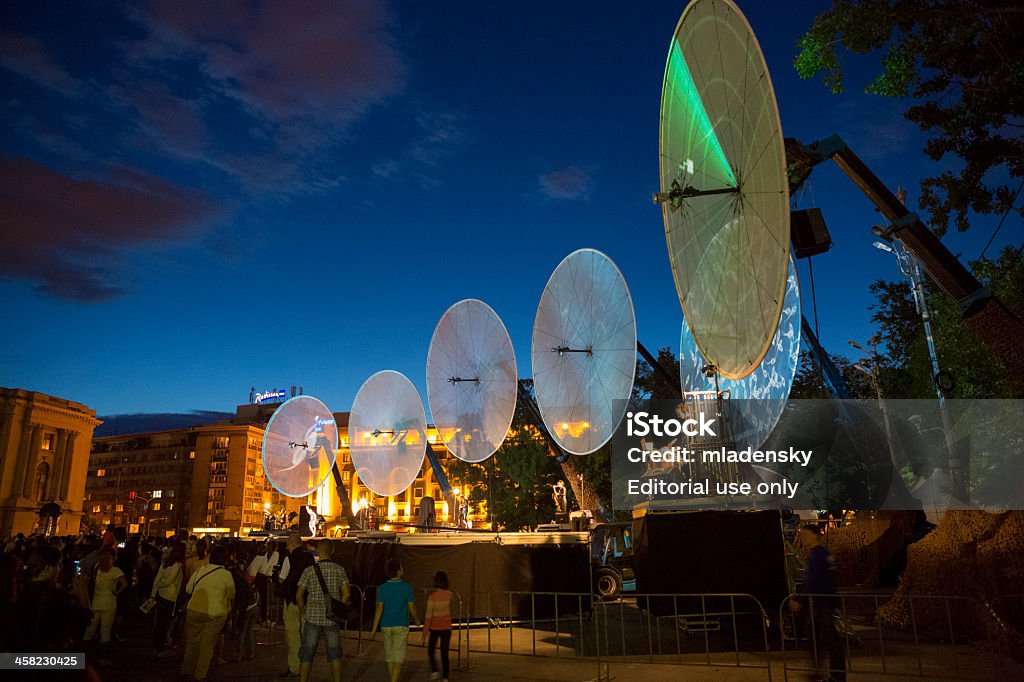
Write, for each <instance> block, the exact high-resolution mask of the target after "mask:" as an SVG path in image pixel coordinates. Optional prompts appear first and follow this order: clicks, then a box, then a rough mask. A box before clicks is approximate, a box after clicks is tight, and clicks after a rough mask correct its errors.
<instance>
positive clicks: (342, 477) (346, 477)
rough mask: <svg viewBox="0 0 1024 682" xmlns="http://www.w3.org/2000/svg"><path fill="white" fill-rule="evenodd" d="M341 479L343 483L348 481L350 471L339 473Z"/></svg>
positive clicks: (350, 476)
mask: <svg viewBox="0 0 1024 682" xmlns="http://www.w3.org/2000/svg"><path fill="white" fill-rule="evenodd" d="M341 480H343V481H345V483H348V482H349V481H350V480H352V472H351V471H346V472H345V473H343V474H342V475H341Z"/></svg>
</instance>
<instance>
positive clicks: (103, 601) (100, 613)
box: [85, 547, 128, 662]
mask: <svg viewBox="0 0 1024 682" xmlns="http://www.w3.org/2000/svg"><path fill="white" fill-rule="evenodd" d="M115 554H116V552H115V551H114V548H113V547H104V548H103V550H102V551H100V555H99V560H98V562H97V565H96V575H95V577H93V579H92V585H93V586H92V594H91V595H90V602H91V604H92V613H93V616H92V622H90V623H89V627H88V628H86V630H85V641H87V642H90V641H92V639H93V638H94V637H95V636H96V631H97V629H98V630H99V633H100V649H101V651H102V654H101V656H102V658H101V661H102V662H109V656H110V652H109V649H110V636H111V630H112V628H113V627H114V617H115V616H116V615H117V597H118V595H120V594H121V593H122V592H124V591H125V589H127V587H128V581H127V580H126V579H125V577H124V573H122V572H121V569H119V568H117V567H116V566H114V555H115Z"/></svg>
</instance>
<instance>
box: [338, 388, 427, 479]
mask: <svg viewBox="0 0 1024 682" xmlns="http://www.w3.org/2000/svg"><path fill="white" fill-rule="evenodd" d="M348 443H349V450H350V452H351V453H352V464H353V466H355V468H356V473H357V474H358V475H359V480H360V481H361V482H362V483H363V484H364V485H366V487H367V488H369V489H370V490H372V491H373V492H374V493H376V494H377V495H382V496H392V495H397V494H399V493H400V492H402V491H403V490H405V489H406V488H408V487H409V485H411V484H412V482H413V481H415V480H416V477H417V476H418V475H419V472H420V467H422V466H423V457H424V455H425V454H426V446H427V415H426V413H425V412H424V411H423V401H422V400H420V394H419V392H417V390H416V387H415V386H413V384H412V382H411V381H409V379H408V378H407V377H406V376H405V375H404V374H401V373H399V372H395V371H393V370H384V371H381V372H377V373H376V374H374V375H373V376H371V377H370V378H369V379H367V380H366V381H365V382H364V383H363V385H362V386H361V387H360V388H359V392H358V393H356V397H355V400H354V401H352V412H351V413H350V414H349V418H348Z"/></svg>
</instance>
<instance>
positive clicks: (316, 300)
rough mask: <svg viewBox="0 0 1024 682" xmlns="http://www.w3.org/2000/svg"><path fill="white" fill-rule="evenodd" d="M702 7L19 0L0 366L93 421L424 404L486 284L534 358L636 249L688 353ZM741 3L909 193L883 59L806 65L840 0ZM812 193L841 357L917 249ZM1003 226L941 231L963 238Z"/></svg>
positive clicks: (636, 269)
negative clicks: (296, 401) (394, 390)
mask: <svg viewBox="0 0 1024 682" xmlns="http://www.w3.org/2000/svg"><path fill="white" fill-rule="evenodd" d="M684 4H685V3H683V2H670V3H665V2H663V3H647V2H645V3H594V2H526V3H515V4H514V5H507V6H506V5H496V4H494V3H471V2H449V3H440V4H438V3H413V2H408V3H399V4H377V3H370V2H351V3H331V4H313V3H274V4H268V5H261V4H260V3H230V4H228V3H210V4H203V5H199V4H196V3H157V4H153V5H145V4H144V5H141V6H139V7H132V8H127V7H125V6H123V5H121V4H108V3H95V2H90V3H76V4H67V3H57V2H50V3H42V4H40V3H29V2H8V3H4V4H3V6H2V7H0V89H2V91H3V93H4V96H3V107H2V109H0V116H2V130H3V132H2V133H0V135H2V147H0V194H2V195H3V196H2V201H0V206H2V207H0V316H2V319H3V320H4V327H5V330H4V332H3V334H0V338H2V340H0V384H2V385H5V386H9V387H22V388H27V389H30V390H37V391H43V392H46V393H50V394H54V395H57V396H61V397H64V398H69V399H72V400H76V401H79V402H83V403H85V404H87V405H89V406H90V407H93V408H95V409H96V410H97V411H98V412H99V413H100V414H117V413H128V412H159V411H181V410H187V409H205V410H225V409H228V410H230V409H231V408H232V407H233V406H234V405H236V404H239V403H244V402H246V401H247V399H248V395H249V388H250V387H251V386H255V387H256V388H257V389H261V390H262V389H270V388H274V387H278V388H280V387H287V386H290V385H301V386H304V387H305V390H306V393H308V394H311V395H315V396H317V397H319V398H321V399H322V400H323V401H324V402H325V403H327V405H328V406H330V407H331V409H333V410H336V411H344V410H347V409H348V408H349V406H350V405H351V402H352V399H353V397H354V396H355V393H356V391H357V390H358V388H359V386H360V385H361V384H362V382H363V381H364V380H365V379H366V378H368V377H369V376H370V375H371V374H373V373H374V372H376V371H378V370H381V369H395V370H398V371H401V372H403V373H405V374H406V375H408V376H409V377H410V378H411V379H412V380H413V381H414V383H416V384H417V386H418V387H419V388H420V392H421V394H422V395H423V396H424V397H425V390H424V388H425V382H424V363H425V360H426V356H427V348H428V344H429V341H430V337H431V334H432V333H433V330H434V326H435V325H436V323H437V321H438V319H439V318H440V316H441V314H442V313H443V312H444V311H445V309H446V308H447V307H448V306H450V305H451V304H452V303H454V302H455V301H457V300H459V299H462V298H467V297H474V298H480V299H482V300H484V301H486V302H487V303H488V304H490V305H491V306H492V307H493V308H494V309H495V310H496V311H497V313H498V314H499V315H500V316H501V317H502V318H503V320H504V322H505V324H506V326H507V327H508V329H509V332H510V334H511V335H512V341H513V344H514V346H515V350H516V355H517V360H518V362H519V368H520V371H519V373H520V375H521V376H529V374H530V369H529V367H530V337H531V332H532V324H533V318H534V313H535V310H536V305H537V302H538V300H539V298H540V294H541V291H542V290H543V287H544V284H545V283H546V281H547V278H548V276H549V275H550V273H551V271H552V269H553V268H554V267H555V266H556V265H557V264H558V262H559V261H560V260H561V259H562V258H563V257H564V256H565V255H567V254H568V253H569V252H571V251H573V250H575V249H577V248H581V247H593V248H597V249H600V250H602V251H604V252H606V253H607V254H608V255H609V256H611V258H612V259H613V260H614V261H615V262H616V263H617V264H618V266H619V267H620V269H621V270H622V271H623V274H624V275H625V277H626V281H627V283H628V284H629V286H630V289H631V292H632V296H633V300H634V304H635V306H636V314H637V324H638V335H639V338H640V340H641V341H642V342H643V343H644V344H646V345H647V346H648V347H649V348H651V349H652V350H653V349H654V348H656V347H662V346H672V348H673V349H677V347H678V343H679V328H680V323H681V321H682V313H681V311H680V307H679V304H678V300H677V298H676V293H675V287H674V285H673V282H672V276H671V272H670V269H669V264H668V259H667V251H666V247H665V238H664V229H663V224H662V219H661V214H660V210H659V209H658V208H657V207H655V206H653V205H652V204H651V201H650V195H651V192H653V191H655V190H657V188H658V182H659V181H658V107H659V101H660V93H661V79H662V75H663V69H664V60H665V56H666V53H667V49H668V46H669V41H670V39H671V37H672V33H673V30H674V28H675V25H676V22H677V20H678V18H679V15H680V13H681V12H682V10H683V7H684ZM741 7H742V9H743V10H744V11H745V12H746V14H747V17H748V19H749V21H750V23H751V24H752V26H753V28H754V30H755V32H756V34H757V36H758V38H759V40H760V42H761V45H762V48H763V50H764V52H765V56H766V60H767V62H768V66H769V69H770V70H771V74H772V78H773V80H774V83H775V87H776V90H777V95H778V100H779V109H780V113H781V116H782V126H783V131H784V133H785V134H786V135H787V136H792V137H797V138H799V139H801V140H804V141H811V140H814V139H818V138H821V137H824V136H827V135H829V134H832V133H838V134H840V135H842V136H843V137H844V138H845V139H846V140H847V141H848V142H849V143H850V144H851V146H852V147H853V148H854V150H855V151H856V152H857V153H858V154H860V156H861V157H862V158H863V159H864V160H865V161H866V162H867V163H868V164H869V165H871V166H872V167H873V168H874V169H875V170H876V172H877V173H878V174H879V175H880V176H881V177H882V178H883V180H885V181H886V182H888V183H890V184H891V185H892V186H895V185H896V183H902V184H903V185H904V186H905V187H906V188H907V189H908V191H909V193H910V196H909V203H910V205H911V206H915V205H916V200H917V194H918V186H917V182H918V179H919V178H920V177H922V176H927V175H932V174H935V173H936V172H938V170H939V169H940V168H941V166H940V165H939V164H935V163H934V162H932V161H930V160H928V159H927V158H926V157H925V156H924V155H923V153H922V152H921V149H922V148H923V142H924V138H923V136H922V134H921V133H919V132H918V131H917V130H916V129H915V128H914V127H913V126H912V125H911V124H909V123H907V122H906V121H904V120H903V119H902V117H901V113H900V112H901V111H902V108H903V107H902V106H901V104H900V103H899V102H893V101H887V100H883V99H879V98H872V97H868V96H866V95H864V94H862V86H863V84H864V82H866V80H867V75H866V74H867V72H866V70H863V69H856V68H855V69H853V70H852V72H851V73H850V74H849V78H848V84H849V88H848V94H846V95H843V96H833V95H831V94H829V93H828V92H827V91H826V90H825V88H824V87H823V86H821V85H820V83H819V82H817V81H800V80H799V79H798V77H797V76H796V73H795V71H794V69H793V67H792V65H791V63H792V58H793V56H794V54H795V47H794V44H795V41H796V40H797V38H798V37H799V35H800V34H801V32H802V31H803V30H805V29H806V28H807V26H809V24H810V22H811V20H812V18H813V16H814V15H815V14H816V13H817V12H818V11H820V10H821V9H823V8H824V7H825V3H819V2H794V3H787V4H786V9H785V11H781V10H780V9H779V5H777V4H776V3H753V2H746V3H742V5H741ZM204 8H206V9H204ZM253 8H259V11H258V12H254V11H252V10H253ZM949 163H950V164H952V163H953V162H952V161H950V162H949ZM799 203H800V206H801V207H810V206H817V207H820V208H821V209H822V210H823V211H824V213H825V217H826V220H827V222H828V225H829V228H830V230H831V232H832V235H833V238H834V240H835V243H836V246H835V248H834V249H833V250H832V251H831V252H830V253H828V254H826V255H824V256H822V257H819V258H817V259H816V260H815V265H816V268H815V275H816V288H817V293H818V310H819V314H820V324H821V330H822V339H823V341H824V343H825V344H826V346H827V347H828V348H829V349H830V350H832V351H833V352H840V353H845V352H846V350H847V346H846V341H847V340H848V339H858V340H863V339H864V338H866V337H867V336H868V335H869V334H870V333H871V329H870V324H869V317H870V312H869V311H868V310H867V309H866V307H867V305H868V304H869V303H870V302H871V298H870V295H869V293H868V289H867V288H868V284H869V283H870V282H871V281H873V280H874V279H877V278H879V277H888V278H895V277H897V276H898V272H897V271H896V267H895V263H894V262H893V260H892V258H891V257H890V256H887V255H886V254H883V253H881V252H880V251H877V250H875V249H873V248H872V247H871V242H872V237H871V235H870V233H869V232H868V231H867V228H868V227H870V226H871V225H872V224H873V223H875V222H878V218H877V214H876V213H874V211H873V210H872V207H871V205H870V204H869V203H868V201H867V200H866V199H865V198H864V197H863V196H862V195H861V194H860V193H859V192H858V191H857V190H856V189H855V188H854V187H853V185H852V184H850V183H849V182H848V181H847V180H846V179H845V178H844V177H843V176H842V175H841V174H840V173H839V171H838V170H837V169H836V168H835V167H834V166H831V165H828V166H822V167H820V168H819V169H818V170H816V171H815V174H814V176H813V178H812V183H811V186H810V188H809V190H808V191H807V192H806V193H805V194H804V195H802V197H801V198H800V202H799ZM1012 220H1013V219H1012V218H1011V219H1010V221H1012ZM995 222H996V219H995V218H986V219H978V220H976V221H975V224H974V227H973V228H972V230H971V232H969V233H968V234H966V235H951V236H950V237H949V238H947V243H949V245H950V246H951V248H952V249H953V251H954V252H957V253H963V255H964V257H965V258H974V257H976V256H977V255H978V253H979V252H980V250H981V247H982V245H984V243H985V241H986V240H987V239H988V237H989V235H990V234H991V232H992V229H993V227H994V225H995ZM1021 232H1022V231H1021V226H1020V224H1019V222H1018V223H1017V224H1013V225H1011V224H1007V225H1006V226H1004V228H1003V230H1002V232H1001V233H1000V236H999V237H998V238H997V240H996V242H995V244H994V245H993V247H991V250H990V254H994V252H995V249H996V248H998V247H999V246H1002V245H1004V244H1007V243H1017V242H1019V241H1020V238H1021ZM801 270H802V275H803V279H802V284H803V286H804V289H805V294H807V293H809V286H807V280H806V265H805V264H802V267H801ZM805 302H806V304H807V305H809V296H806V295H805Z"/></svg>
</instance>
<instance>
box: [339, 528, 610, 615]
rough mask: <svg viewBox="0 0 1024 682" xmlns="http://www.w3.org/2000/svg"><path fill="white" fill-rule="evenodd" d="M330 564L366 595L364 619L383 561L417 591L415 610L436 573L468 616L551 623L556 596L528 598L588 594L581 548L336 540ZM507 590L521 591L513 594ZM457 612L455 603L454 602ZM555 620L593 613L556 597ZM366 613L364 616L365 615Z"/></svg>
mask: <svg viewBox="0 0 1024 682" xmlns="http://www.w3.org/2000/svg"><path fill="white" fill-rule="evenodd" d="M337 545H338V547H337V548H336V550H335V553H334V557H335V560H336V561H338V562H339V563H341V565H342V566H344V567H345V571H346V572H347V573H348V575H349V579H350V580H351V581H352V583H353V584H355V585H360V586H363V587H364V588H365V589H366V597H365V598H366V600H367V604H366V606H365V608H364V611H363V613H364V617H369V618H372V617H373V605H374V604H375V602H376V590H375V586H376V585H379V584H380V583H382V582H384V581H385V580H386V578H385V575H384V563H385V562H386V561H387V560H388V559H390V558H392V557H395V558H397V559H399V560H400V561H401V562H402V566H403V568H404V569H405V575H404V580H405V581H406V582H408V583H409V584H411V585H412V586H413V588H414V589H415V590H416V596H417V600H418V601H419V602H420V603H419V607H420V609H421V612H422V609H423V608H424V600H425V598H426V595H427V594H428V593H429V591H430V589H431V588H432V587H433V584H434V574H435V573H436V572H437V571H444V572H445V573H447V574H448V580H449V586H450V587H451V589H452V590H454V591H455V592H456V593H457V594H458V595H459V596H460V597H461V599H462V607H463V615H464V617H469V618H482V617H489V618H502V619H504V618H507V617H509V616H510V615H511V616H512V617H515V618H530V617H531V615H532V616H533V617H537V618H540V617H548V616H550V615H553V614H554V611H555V608H556V604H555V597H554V596H533V597H531V595H530V594H525V593H536V592H563V593H565V592H571V593H585V594H589V593H590V553H589V550H588V548H587V546H586V545H583V544H580V545H531V546H527V545H511V546H503V545H498V544H495V543H492V542H471V543H466V544H462V545H448V546H438V545H402V544H395V543H367V542H338V543H337ZM509 592H522V593H524V594H513V595H511V601H510V595H509V594H508V593H509ZM453 606H455V607H456V608H457V607H458V605H457V604H453ZM557 608H558V612H559V614H569V613H577V612H578V611H579V610H580V609H581V608H582V609H583V610H584V611H589V610H590V599H589V597H584V598H582V599H580V598H578V597H567V596H561V597H559V598H558V604H557ZM366 614H369V615H368V616H367V615H366Z"/></svg>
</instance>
